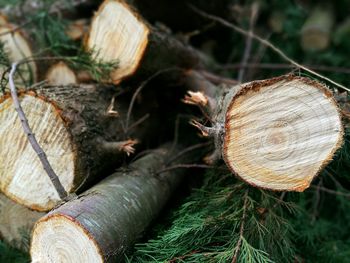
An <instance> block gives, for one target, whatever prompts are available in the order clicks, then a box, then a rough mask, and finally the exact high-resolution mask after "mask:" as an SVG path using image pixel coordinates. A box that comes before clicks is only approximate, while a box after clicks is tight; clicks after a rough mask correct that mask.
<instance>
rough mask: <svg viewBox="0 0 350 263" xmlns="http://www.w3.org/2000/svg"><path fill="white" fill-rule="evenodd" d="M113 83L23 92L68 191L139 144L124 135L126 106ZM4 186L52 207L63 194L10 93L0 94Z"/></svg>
mask: <svg viewBox="0 0 350 263" xmlns="http://www.w3.org/2000/svg"><path fill="white" fill-rule="evenodd" d="M113 95H114V90H113V89H107V88H102V89H101V87H96V86H87V85H85V86H74V87H72V86H58V87H55V86H54V87H51V86H49V87H43V88H37V89H36V90H34V91H27V92H20V102H21V105H22V107H23V110H24V112H25V114H26V116H27V119H28V121H29V125H30V127H31V128H32V130H33V133H34V134H35V136H36V138H37V140H38V142H39V144H40V145H41V147H42V148H43V150H44V151H45V152H46V155H47V157H48V160H49V162H50V164H51V165H52V167H53V170H54V171H55V172H56V174H57V175H58V177H59V179H60V181H61V183H62V185H63V186H64V188H65V190H66V191H67V192H68V193H72V192H74V191H75V190H76V188H77V187H79V186H80V185H81V184H82V183H83V182H87V181H89V180H94V178H95V179H96V177H98V176H99V174H100V173H102V172H103V171H105V170H106V169H107V170H109V169H113V167H115V166H116V165H118V163H120V157H121V156H122V155H123V154H124V153H125V152H127V153H130V152H131V151H132V149H133V148H132V146H133V144H135V142H134V141H132V140H126V141H125V140H124V139H127V138H125V137H124V136H125V133H124V131H123V129H122V127H121V122H120V119H119V118H117V117H116V116H117V115H118V116H120V117H123V116H124V115H123V114H124V111H123V110H122V108H123V106H125V105H122V104H120V103H118V105H117V106H116V105H111V98H112V97H113ZM0 123H1V126H0V145H1V148H0V159H1V163H0V190H1V191H2V192H4V194H5V195H7V196H8V197H10V198H11V199H13V200H14V201H16V202H17V203H19V204H23V205H25V206H27V207H29V208H31V209H33V210H38V211H47V210H50V209H52V208H53V207H54V206H55V205H56V204H57V202H58V201H59V196H58V194H57V192H56V190H55V188H54V187H53V185H52V183H51V181H50V180H49V177H48V176H47V174H46V172H45V171H44V169H43V167H42V165H41V163H40V161H39V158H38V156H37V155H36V153H35V152H34V151H33V149H32V147H31V145H30V143H29V142H28V138H27V136H26V135H25V134H24V132H23V129H22V127H21V122H20V120H19V118H18V117H17V113H16V112H15V109H14V106H13V101H12V99H11V97H10V96H9V95H5V96H3V97H2V98H0Z"/></svg>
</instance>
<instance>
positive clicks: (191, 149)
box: [167, 142, 211, 164]
mask: <svg viewBox="0 0 350 263" xmlns="http://www.w3.org/2000/svg"><path fill="white" fill-rule="evenodd" d="M210 144H211V142H206V143H199V144H195V145H192V146H190V147H187V148H186V149H184V150H182V151H180V152H179V153H178V154H176V155H175V156H173V157H172V158H171V159H170V160H168V161H167V163H168V164H169V163H172V162H173V161H175V160H176V159H178V158H180V157H181V156H183V155H184V154H186V153H188V152H191V151H194V150H197V149H200V148H203V147H206V146H208V145H210Z"/></svg>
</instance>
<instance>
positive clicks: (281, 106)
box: [184, 73, 343, 191]
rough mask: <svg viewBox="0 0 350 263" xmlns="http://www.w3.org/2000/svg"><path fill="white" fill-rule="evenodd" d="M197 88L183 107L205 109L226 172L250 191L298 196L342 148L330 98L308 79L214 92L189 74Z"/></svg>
mask: <svg viewBox="0 0 350 263" xmlns="http://www.w3.org/2000/svg"><path fill="white" fill-rule="evenodd" d="M190 74H192V75H189V81H191V82H190V83H189V85H191V86H192V87H197V91H196V92H189V94H188V95H187V96H186V97H185V99H184V101H185V102H186V103H189V104H196V105H199V106H201V107H206V109H207V111H208V112H209V114H210V118H211V120H210V121H211V123H212V126H211V127H205V126H204V125H202V124H200V123H199V122H197V121H194V122H193V124H194V125H195V126H196V127H198V128H199V129H200V130H201V131H202V133H203V135H205V136H213V137H214V139H215V147H216V151H215V152H214V153H213V155H211V156H209V157H208V158H207V161H208V162H213V161H214V160H215V159H217V158H220V157H222V158H223V159H224V160H225V162H226V164H227V166H228V167H229V169H230V170H231V171H232V172H233V173H234V174H236V175H238V176H239V177H240V178H242V179H243V180H244V181H246V182H248V183H249V184H251V185H254V186H257V187H261V188H266V189H272V190H280V191H282V190H283V191H304V190H305V189H306V188H308V187H309V186H310V183H311V181H312V179H313V178H314V177H315V176H316V175H317V174H318V173H319V172H320V170H321V169H322V168H324V167H325V166H326V164H328V163H329V162H330V161H331V160H332V157H333V155H334V153H335V151H336V150H337V149H338V148H339V147H340V146H341V145H342V142H343V127H342V122H341V115H340V112H339V109H338V107H337V105H336V101H335V100H334V98H333V96H332V94H331V92H330V91H329V90H328V89H327V88H326V87H325V86H324V85H322V84H321V83H319V82H317V81H314V80H310V79H308V78H303V77H297V76H293V75H286V76H281V77H276V78H272V79H267V80H260V81H253V82H250V83H246V84H242V85H238V86H233V87H229V88H228V89H226V90H225V89H223V88H221V90H219V89H218V88H217V87H215V86H213V85H212V84H209V83H205V81H203V80H201V79H200V78H199V77H198V76H197V75H195V74H194V73H190Z"/></svg>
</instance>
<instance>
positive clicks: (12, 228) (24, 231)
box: [0, 194, 45, 251]
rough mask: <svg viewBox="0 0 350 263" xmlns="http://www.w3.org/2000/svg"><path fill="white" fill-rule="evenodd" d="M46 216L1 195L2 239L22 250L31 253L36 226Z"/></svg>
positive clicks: (0, 231) (0, 222)
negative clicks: (33, 231) (32, 235)
mask: <svg viewBox="0 0 350 263" xmlns="http://www.w3.org/2000/svg"><path fill="white" fill-rule="evenodd" d="M44 215H45V213H40V212H36V211H32V210H30V209H28V208H26V207H24V206H22V205H19V204H17V203H15V202H14V201H12V200H10V199H9V198H7V197H6V196H5V195H3V194H0V238H1V239H3V240H4V241H6V242H7V243H9V244H11V245H12V246H14V247H16V248H18V249H20V250H23V251H29V241H30V236H31V233H32V230H33V227H34V224H35V222H36V221H37V220H39V218H41V217H42V216H44Z"/></svg>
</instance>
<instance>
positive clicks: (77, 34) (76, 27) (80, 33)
mask: <svg viewBox="0 0 350 263" xmlns="http://www.w3.org/2000/svg"><path fill="white" fill-rule="evenodd" d="M88 25H89V20H88V19H78V20H76V21H74V22H72V23H70V24H69V25H68V27H67V30H66V34H67V35H68V37H70V38H71V39H72V40H74V41H77V40H81V39H83V37H84V35H85V33H87V32H88Z"/></svg>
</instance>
